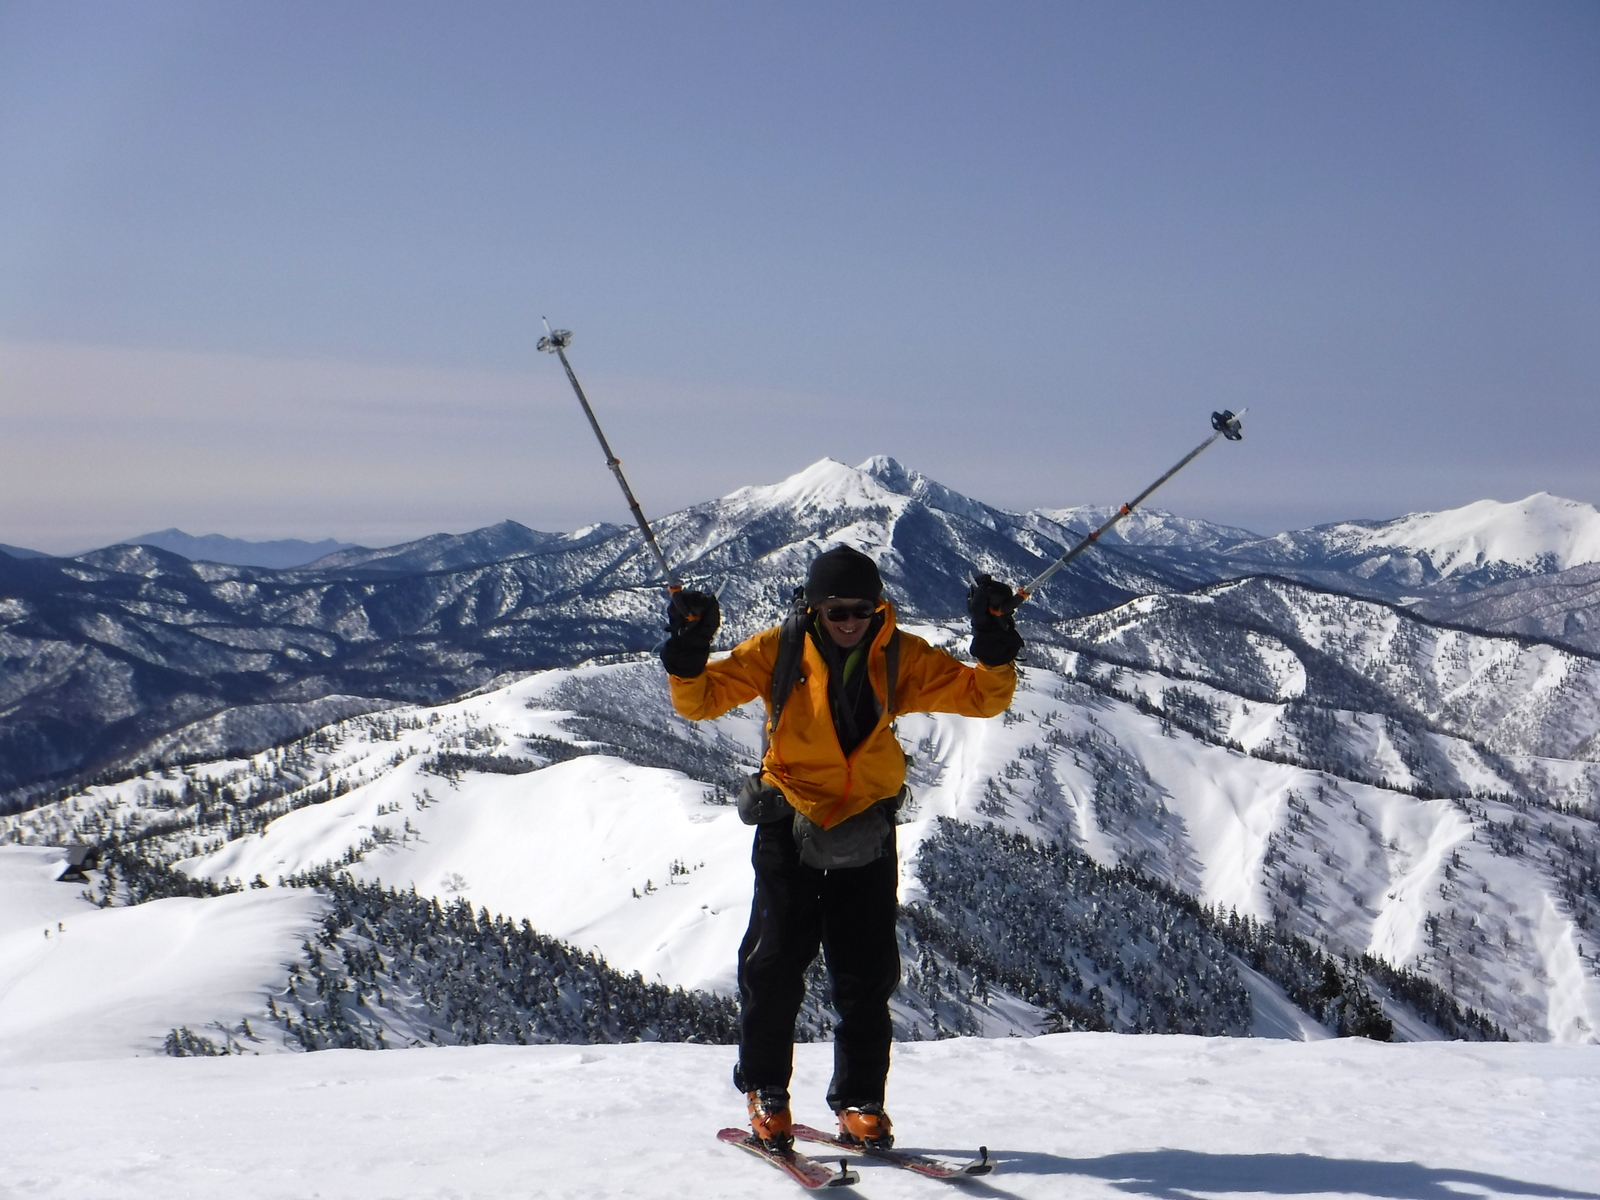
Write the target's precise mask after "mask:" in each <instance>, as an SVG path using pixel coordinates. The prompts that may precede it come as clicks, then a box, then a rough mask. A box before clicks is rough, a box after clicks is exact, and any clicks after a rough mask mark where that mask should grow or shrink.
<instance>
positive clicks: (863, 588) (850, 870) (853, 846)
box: [661, 546, 1022, 1152]
mask: <svg viewBox="0 0 1600 1200" xmlns="http://www.w3.org/2000/svg"><path fill="white" fill-rule="evenodd" d="M1018 600H1019V597H1018V595H1017V594H1016V593H1015V592H1013V591H1012V590H1011V588H1010V587H1008V586H1006V585H1005V584H1003V583H999V582H997V581H995V580H992V579H990V578H989V576H987V575H980V576H979V577H978V579H977V582H975V583H974V584H973V586H972V589H971V591H970V592H969V593H968V596H967V610H968V612H969V614H970V615H971V618H972V654H973V657H974V658H976V659H977V660H978V664H979V665H978V666H977V667H969V666H966V665H964V664H963V663H961V662H960V661H959V660H957V659H956V658H954V657H952V656H951V655H949V654H946V653H945V652H944V651H942V650H938V649H935V648H934V647H933V646H930V645H929V644H928V643H927V642H926V641H924V640H923V639H921V638H919V637H914V636H912V635H910V634H908V633H904V632H901V631H897V630H896V629H895V612H894V606H893V605H892V604H890V603H889V601H888V600H887V599H885V598H884V596H883V580H882V578H881V577H880V575H879V573H878V567H877V564H876V563H874V562H873V560H872V559H871V558H869V557H868V556H867V555H865V554H862V553H861V552H860V551H858V550H854V549H851V548H850V547H848V546H837V547H835V548H833V549H831V550H828V551H827V552H825V553H823V554H820V555H818V556H817V558H816V559H815V560H814V561H813V562H812V564H811V568H810V571H809V573H808V576H807V579H806V586H805V592H804V604H803V606H799V605H797V613H796V616H794V617H791V618H790V621H789V622H785V624H784V625H780V626H774V627H773V628H771V629H768V630H766V631H764V632H762V633H758V634H756V635H755V636H754V637H752V638H749V639H747V640H746V641H744V642H741V643H740V644H739V645H738V646H736V647H734V649H733V652H732V653H731V654H730V655H729V656H728V657H727V658H725V659H722V660H719V661H717V662H714V663H708V661H707V660H708V658H709V655H710V652H711V642H712V639H713V638H714V636H715V634H716V631H717V628H718V626H719V624H720V623H721V619H722V618H721V611H720V609H719V606H718V603H717V599H716V597H715V596H712V595H709V594H707V593H705V592H697V591H680V592H678V593H676V595H675V597H674V600H673V603H672V605H671V606H670V608H669V613H668V626H667V628H668V631H669V634H670V636H669V637H668V639H667V641H666V643H665V645H664V646H663V647H662V649H661V661H662V665H663V666H665V667H666V669H667V673H668V675H669V677H670V678H669V685H670V687H671V692H672V703H673V707H674V708H676V709H677V711H678V712H679V713H680V714H682V715H683V716H685V717H688V718H689V719H691V720H697V721H699V720H707V719H710V718H712V717H717V716H721V715H722V714H723V713H725V712H727V711H728V710H729V709H732V708H734V707H736V706H738V705H740V704H745V703H747V702H749V701H751V700H754V699H756V698H758V697H759V698H760V699H762V700H763V701H765V702H766V704H767V710H768V724H767V731H768V745H767V748H766V752H765V754H764V755H763V757H762V761H761V770H760V771H759V772H758V773H757V774H756V775H755V776H753V777H752V778H751V780H750V781H749V782H748V783H747V784H746V785H745V788H744V789H743V791H742V792H741V794H740V796H739V813H740V816H741V817H743V818H744V820H745V822H746V823H747V824H751V825H754V826H755V827H756V830H755V846H754V849H753V851H752V854H751V861H752V863H753V865H754V867H755V897H754V900H753V902H752V904H751V907H750V925H749V928H748V929H747V931H746V932H745V936H744V941H743V944H742V945H741V946H740V948H739V972H738V978H739V999H740V1040H739V1061H738V1064H737V1065H736V1066H735V1067H734V1072H733V1080H734V1086H736V1087H737V1088H738V1089H739V1090H740V1091H742V1092H744V1093H745V1094H746V1098H747V1100H748V1103H749V1113H750V1126H751V1129H752V1131H753V1132H754V1134H755V1135H756V1136H757V1137H758V1138H760V1139H761V1142H762V1143H763V1144H764V1145H765V1146H766V1147H767V1148H768V1149H770V1150H775V1151H780V1152H787V1151H788V1150H789V1149H790V1148H791V1147H792V1145H793V1141H794V1135H793V1132H792V1128H793V1120H792V1118H791V1116H790V1112H789V1091H788V1088H789V1077H790V1073H791V1071H792V1069H793V1064H794V1026H795V1019H796V1017H797V1016H798V1015H799V1010H800V1004H801V1001H802V999H803V998H804V994H805V971H806V968H807V967H808V966H809V965H810V964H811V961H812V960H813V959H814V958H815V957H816V955H817V950H818V947H819V945H820V947H821V950H822V954H823V960H824V962H825V964H826V966H827V969H828V978H829V981H830V983H831V985H832V991H833V1003H834V1008H835V1009H836V1010H837V1012H838V1016H839V1023H838V1025H837V1027H836V1028H835V1030H834V1071H833V1080H832V1082H831V1084H830V1085H829V1087H828V1097H827V1098H828V1104H829V1106H830V1107H831V1108H832V1109H833V1110H834V1112H835V1113H836V1114H837V1116H838V1119H839V1131H840V1132H839V1136H840V1139H841V1140H843V1141H845V1142H848V1143H850V1144H852V1145H860V1146H866V1147H869V1148H874V1149H885V1150H886V1149H887V1148H888V1147H889V1146H890V1145H891V1144H892V1143H893V1134H892V1133H891V1123H890V1121H889V1117H888V1115H887V1114H886V1113H885V1112H884V1108H883V1102H884V1085H885V1081H886V1080H887V1077H888V1073H889V1047H890V1042H891V1039H892V1035H893V1030H892V1026H891V1024H890V1019H889V998H890V996H891V995H892V994H893V993H894V990H895V988H896V987H897V986H898V984H899V982H900V953H899V946H898V943H897V942H896V938H895V910H896V901H897V894H898V890H899V859H898V856H897V854H896V850H895V813H896V812H897V811H898V809H899V807H900V805H901V804H902V803H903V801H904V798H905V795H906V792H905V773H906V770H905V768H906V759H905V754H904V752H903V751H902V750H901V748H900V744H899V742H898V741H896V740H895V735H894V731H893V730H892V729H891V727H890V721H891V719H892V718H893V717H895V716H897V715H899V714H901V713H907V712H951V713H960V714H962V715H963V716H969V717H993V716H996V715H998V714H999V713H1001V712H1003V711H1004V710H1005V709H1006V707H1007V706H1008V705H1009V704H1010V703H1011V695H1012V692H1013V690H1014V689H1015V687H1016V668H1015V666H1014V665H1013V664H1014V660H1015V659H1016V656H1017V654H1018V652H1019V651H1020V650H1021V649H1022V637H1021V635H1020V634H1019V633H1018V632H1017V628H1016V624H1015V622H1014V620H1013V619H1012V616H1011V612H1012V610H1013V609H1014V608H1015V607H1016V605H1017V603H1018ZM891 672H892V675H893V678H892V679H891Z"/></svg>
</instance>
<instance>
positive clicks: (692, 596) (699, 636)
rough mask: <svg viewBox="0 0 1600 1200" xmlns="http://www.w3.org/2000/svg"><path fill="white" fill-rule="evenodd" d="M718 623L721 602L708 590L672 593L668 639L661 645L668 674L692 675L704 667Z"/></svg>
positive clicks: (683, 677)
mask: <svg viewBox="0 0 1600 1200" xmlns="http://www.w3.org/2000/svg"><path fill="white" fill-rule="evenodd" d="M721 624H722V606H721V605H719V604H718V603H717V598H716V597H715V596H713V595H712V594H711V593H710V592H690V591H682V592H677V593H675V594H674V595H673V597H672V603H671V604H670V605H668V607H667V634H668V636H667V642H666V645H664V646H662V647H661V665H662V666H663V667H665V668H666V669H667V674H669V675H676V676H678V678H680V679H693V678H694V677H695V676H696V675H698V674H700V672H702V671H704V670H705V669H706V659H707V658H709V657H710V656H711V640H712V639H713V638H714V637H716V636H717V627H718V626H719V625H721Z"/></svg>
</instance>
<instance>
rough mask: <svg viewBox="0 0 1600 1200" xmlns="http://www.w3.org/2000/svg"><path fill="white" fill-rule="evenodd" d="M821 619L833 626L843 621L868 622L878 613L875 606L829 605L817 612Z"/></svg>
mask: <svg viewBox="0 0 1600 1200" xmlns="http://www.w3.org/2000/svg"><path fill="white" fill-rule="evenodd" d="M819 611H820V612H821V613H822V615H823V617H824V618H825V619H827V620H828V621H831V622H832V623H833V624H835V625H839V624H842V623H844V622H845V621H870V620H871V619H872V614H873V613H875V612H877V611H878V606H877V605H876V604H831V605H829V606H828V607H827V608H824V609H821V610H819Z"/></svg>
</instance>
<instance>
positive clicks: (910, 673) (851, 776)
mask: <svg viewBox="0 0 1600 1200" xmlns="http://www.w3.org/2000/svg"><path fill="white" fill-rule="evenodd" d="M894 633H895V617H894V608H893V606H891V605H889V604H888V603H885V605H884V619H883V627H882V628H880V629H879V630H878V632H877V635H876V636H875V637H874V638H873V639H872V645H871V646H870V647H869V648H868V651H867V671H868V676H867V677H868V680H869V681H870V682H871V684H872V690H873V692H874V693H875V694H876V695H877V697H878V707H879V708H880V709H883V710H884V711H883V712H882V713H880V715H879V717H878V723H877V725H876V726H874V727H873V730H872V732H871V733H869V734H867V736H866V738H865V739H864V740H863V741H862V743H861V745H859V746H857V747H856V748H855V750H854V751H852V752H851V754H850V756H849V757H848V758H846V757H845V754H844V751H843V749H842V748H841V747H840V745H839V737H838V734H837V733H835V732H834V727H833V715H832V713H831V712H830V710H829V708H828V667H827V664H826V663H825V662H824V661H823V658H822V655H821V653H820V652H819V651H818V650H817V647H816V645H815V644H814V643H813V642H812V640H811V638H810V637H807V638H806V640H805V650H804V655H803V657H802V659H801V667H800V679H799V680H798V682H796V683H795V685H794V691H793V692H791V693H790V694H789V699H788V701H787V702H786V703H785V704H784V706H783V713H782V715H781V717H780V718H779V720H778V728H777V729H776V730H774V731H773V733H772V737H771V740H770V742H769V744H768V746H767V754H766V757H765V758H764V759H762V761H761V768H762V771H763V773H764V774H765V775H766V777H767V779H768V780H769V781H771V782H772V783H773V784H775V785H776V786H777V787H778V788H780V789H781V790H782V791H783V794H784V796H786V797H787V798H788V801H789V803H790V804H792V805H794V807H795V808H796V809H798V810H799V811H800V812H801V813H803V814H805V816H807V817H809V818H810V819H811V820H813V821H815V822H816V823H817V824H818V825H821V826H822V827H823V828H824V829H831V828H833V826H835V825H837V824H839V822H841V821H843V820H846V819H847V818H849V817H853V816H855V814H856V813H858V812H862V811H864V810H866V809H868V808H870V807H872V805H874V804H876V803H877V802H878V801H879V800H882V799H884V798H885V797H888V796H893V795H894V794H895V793H896V792H898V791H899V790H900V788H901V787H902V786H903V785H904V784H905V781H906V757H905V752H904V751H903V750H902V749H901V748H900V743H899V742H898V741H897V740H896V739H895V736H894V731H893V730H891V729H890V728H889V722H890V720H891V719H892V718H894V717H895V716H897V715H898V714H900V713H908V712H949V713H960V714H961V715H962V716H965V717H993V716H998V715H999V714H1000V713H1002V712H1004V711H1005V710H1006V708H1007V706H1009V705H1010V703H1011V694H1012V692H1014V691H1015V690H1016V686H1017V672H1016V668H1015V667H1014V666H1012V665H1011V664H1010V663H1006V664H1005V665H1004V666H999V667H986V666H984V665H983V664H981V663H980V664H979V665H978V666H976V667H969V666H967V665H965V664H964V663H962V662H960V661H958V660H957V659H955V658H952V657H951V656H950V655H948V654H946V653H945V652H944V651H943V650H936V649H935V648H934V647H932V646H930V645H929V644H928V643H927V642H926V641H924V640H923V639H922V638H919V637H916V636H914V635H912V634H909V633H901V634H900V650H899V657H900V662H899V674H898V678H897V679H896V680H895V689H894V712H892V713H891V712H889V711H887V706H886V705H885V703H884V699H885V697H886V696H887V695H888V686H887V684H888V663H887V660H886V658H885V656H884V648H885V647H886V646H887V645H888V642H889V639H890V638H891V637H893V636H894ZM778 636H779V628H778V627H777V626H774V627H773V628H771V629H768V630H765V631H763V632H761V633H758V634H756V635H755V636H754V637H752V638H749V639H747V640H745V641H743V642H741V643H739V645H737V646H735V647H734V649H733V653H732V654H730V655H729V656H728V657H727V658H724V659H719V660H717V661H716V662H711V663H707V664H706V669H705V671H704V672H703V673H701V674H700V675H697V676H695V677H694V678H693V679H682V678H679V677H678V676H676V675H669V676H667V679H668V682H669V685H670V686H671V689H672V706H673V707H674V708H675V709H677V710H678V712H679V714H681V715H682V716H685V717H688V718H689V719H690V720H691V721H704V720H708V719H709V718H711V717H720V716H721V715H722V714H723V713H725V712H727V711H728V710H729V709H731V708H736V707H737V706H739V705H741V704H746V703H748V702H750V701H751V700H754V699H756V698H757V697H759V698H760V699H761V700H763V701H765V702H766V704H767V709H768V712H769V714H770V712H771V707H772V694H771V693H772V668H773V666H774V665H775V664H776V662H777V659H778Z"/></svg>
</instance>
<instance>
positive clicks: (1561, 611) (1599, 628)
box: [1410, 563, 1600, 654]
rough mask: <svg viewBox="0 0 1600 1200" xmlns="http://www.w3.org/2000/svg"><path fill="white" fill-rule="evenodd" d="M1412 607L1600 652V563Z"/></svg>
mask: <svg viewBox="0 0 1600 1200" xmlns="http://www.w3.org/2000/svg"><path fill="white" fill-rule="evenodd" d="M1410 608H1411V611H1412V612H1415V613H1418V614H1420V615H1422V616H1424V617H1428V618H1429V619H1431V620H1434V621H1440V622H1443V623H1445V624H1449V625H1460V626H1465V627H1466V628H1468V629H1483V630H1487V631H1489V632H1492V633H1513V634H1520V635H1522V636H1524V637H1530V638H1538V639H1540V640H1541V641H1550V642H1554V643H1555V644H1557V645H1560V646H1569V647H1571V648H1572V649H1575V650H1581V651H1583V652H1584V653H1586V654H1600V563H1584V564H1582V565H1580V566H1576V567H1569V568H1567V569H1566V570H1565V571H1555V572H1553V573H1551V574H1549V575H1528V576H1523V577H1521V578H1517V579H1507V580H1505V581H1503V582H1501V583H1494V584H1490V585H1489V586H1488V587H1484V588H1479V589H1477V590H1475V591H1468V592H1452V593H1446V594H1443V595H1434V596H1429V597H1428V598H1426V599H1423V600H1418V601H1416V602H1414V603H1413V604H1411V605H1410Z"/></svg>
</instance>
